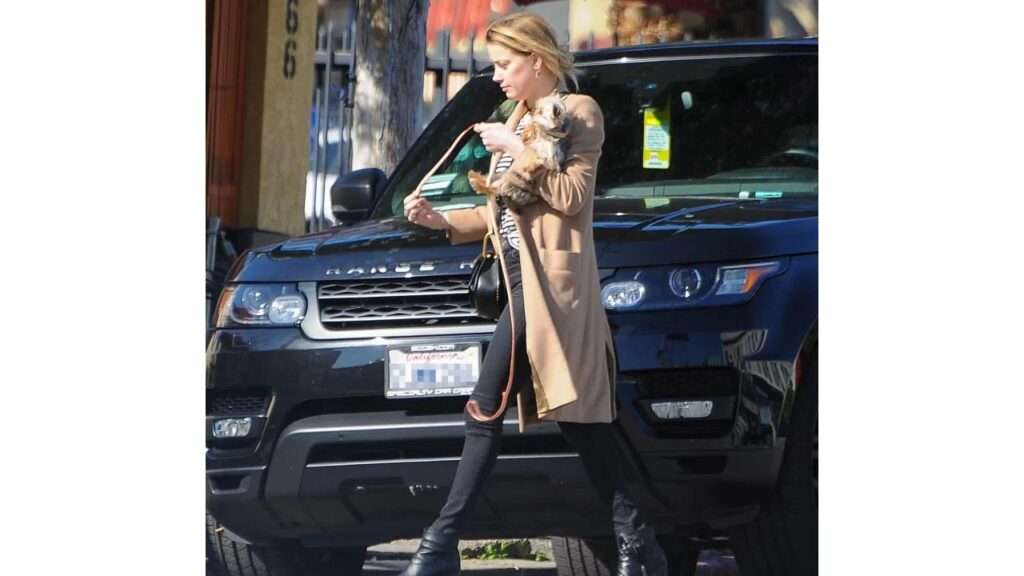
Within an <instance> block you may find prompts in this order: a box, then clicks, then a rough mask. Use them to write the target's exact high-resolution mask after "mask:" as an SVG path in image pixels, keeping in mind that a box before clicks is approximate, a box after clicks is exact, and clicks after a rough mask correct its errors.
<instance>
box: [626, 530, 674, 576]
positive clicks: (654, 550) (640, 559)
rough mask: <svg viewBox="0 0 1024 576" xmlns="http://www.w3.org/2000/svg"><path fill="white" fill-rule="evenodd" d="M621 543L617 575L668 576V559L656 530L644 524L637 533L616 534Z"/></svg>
mask: <svg viewBox="0 0 1024 576" xmlns="http://www.w3.org/2000/svg"><path fill="white" fill-rule="evenodd" d="M615 539H616V541H617V542H618V545H619V566H618V570H617V572H616V574H617V576H668V559H667V558H666V557H665V551H664V550H662V549H661V545H659V544H658V540H657V538H655V536H654V530H652V529H651V528H650V527H648V526H647V525H646V524H642V525H641V526H640V528H638V529H637V531H636V533H635V534H622V533H617V534H615Z"/></svg>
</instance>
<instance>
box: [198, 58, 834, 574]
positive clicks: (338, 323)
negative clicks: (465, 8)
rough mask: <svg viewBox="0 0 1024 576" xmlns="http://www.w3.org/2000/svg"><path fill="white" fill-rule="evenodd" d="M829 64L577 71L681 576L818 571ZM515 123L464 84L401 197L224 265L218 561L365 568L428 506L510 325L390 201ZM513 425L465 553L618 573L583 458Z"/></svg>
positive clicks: (356, 193) (636, 417)
mask: <svg viewBox="0 0 1024 576" xmlns="http://www.w3.org/2000/svg"><path fill="white" fill-rule="evenodd" d="M817 62H818V59H817V40H814V39H806V40H774V41H771V40H763V41H742V42H714V43H690V44H677V45H651V46H638V47H630V48H617V49H608V50H597V51H592V52H585V53H579V54H577V69H578V75H579V80H580V87H579V90H580V91H581V92H584V93H586V94H589V95H591V96H592V97H594V98H595V99H596V100H597V102H598V103H599V104H600V106H601V110H602V111H603V114H604V125H605V142H604V151H603V155H602V156H601V159H600V163H599V166H598V174H597V198H596V200H595V203H594V238H595V242H596V250H597V261H598V266H599V268H600V272H601V274H600V275H601V285H602V300H603V302H604V304H605V308H606V311H607V314H608V319H609V323H610V325H611V328H612V331H613V333H614V340H615V347H616V351H617V354H618V367H619V374H618V402H619V417H618V419H617V423H618V427H619V429H620V430H621V432H622V435H621V438H622V441H623V442H624V443H625V444H626V445H627V446H628V447H629V449H630V451H631V453H632V454H633V455H634V459H633V463H634V467H633V469H632V472H631V476H632V478H633V482H634V490H635V492H636V494H637V496H638V499H639V504H640V506H641V507H642V509H643V512H644V514H645V516H646V517H647V518H648V519H649V521H650V523H651V524H653V525H654V526H655V528H656V530H657V532H658V533H659V537H660V538H661V540H662V542H663V543H664V544H665V546H666V548H667V549H669V550H670V552H671V553H672V554H671V555H672V558H673V560H672V562H673V568H672V569H673V574H685V573H687V572H689V571H692V570H693V565H694V564H695V562H694V553H693V550H694V547H693V546H694V544H693V543H694V542H695V541H696V542H700V541H701V540H702V539H707V538H714V537H721V536H725V535H727V536H728V537H729V539H730V541H731V545H732V547H733V549H734V551H735V553H736V556H737V560H738V562H739V566H740V569H741V570H742V572H743V574H744V575H745V576H752V575H757V574H772V575H776V576H778V575H783V574H801V575H802V574H814V573H816V572H817V317H818V310H817V302H818V297H817V275H818V255H817V252H818V244H817V231H818V178H817V77H818V75H817ZM508 110H509V106H508V103H507V102H504V101H503V97H502V94H501V92H500V90H499V89H498V87H497V86H496V85H495V84H494V83H493V82H492V81H491V78H490V71H489V70H485V71H483V72H482V73H480V74H478V75H476V76H475V77H474V78H472V79H471V81H470V82H469V83H468V84H467V85H466V86H465V87H464V88H463V89H462V90H461V91H460V92H459V93H458V94H457V95H456V96H455V98H454V99H453V100H452V101H451V102H450V103H449V104H448V105H447V107H446V108H445V109H444V110H443V111H442V112H441V113H440V114H439V115H438V116H437V117H436V118H435V119H434V120H433V121H432V122H431V123H430V125H429V126H428V127H427V128H426V129H425V130H424V132H423V134H422V135H421V136H420V138H419V139H418V140H417V142H416V143H415V144H414V146H413V147H412V148H411V150H410V151H409V153H408V154H407V156H406V157H405V159H404V160H403V161H402V162H401V164H400V165H399V166H398V168H397V169H396V170H395V172H394V174H393V175H392V176H391V178H389V179H386V180H385V179H384V178H383V175H382V173H380V171H378V170H361V171H357V172H353V173H350V174H347V175H345V176H344V177H342V179H341V180H340V181H339V183H338V184H337V185H336V186H335V187H334V189H333V190H332V205H333V207H334V211H335V214H336V216H337V217H338V219H339V220H340V221H342V222H345V224H344V225H341V226H338V227H335V228H332V229H330V230H326V231H323V232H319V233H314V234H308V235H305V236H301V237H297V238H293V239H288V240H286V241H282V242H278V243H275V244H272V245H269V246H265V247H262V248H257V249H253V250H249V251H247V252H246V253H244V254H243V255H241V256H240V257H239V259H238V261H237V263H236V264H235V266H234V267H233V269H232V270H231V272H230V274H229V276H228V279H227V285H226V288H225V289H224V292H223V294H222V295H221V298H220V300H219V303H218V306H217V311H216V322H217V324H216V329H215V330H214V333H213V335H212V338H211V340H210V343H209V346H208V349H207V360H208V371H207V408H206V410H207V412H206V414H207V423H206V430H207V453H206V462H207V509H208V516H207V523H208V529H209V540H208V542H209V544H210V546H211V548H212V549H213V550H214V551H215V553H216V554H217V555H218V557H219V558H220V559H221V560H222V561H223V564H224V566H226V567H227V569H228V570H229V572H231V573H233V574H243V573H244V574H249V573H253V572H251V571H252V570H256V572H255V573H259V572H260V571H262V572H264V573H276V574H291V573H294V574H298V573H316V572H317V571H321V570H323V571H327V572H331V571H333V573H340V572H344V571H345V570H349V571H357V570H358V567H359V566H361V564H362V562H363V558H364V557H365V552H366V547H367V546H368V545H372V544H374V543H379V542H386V541H390V540H393V539H397V538H414V537H418V536H420V535H421V530H422V528H424V527H425V526H426V525H427V524H429V522H431V521H432V520H433V519H434V517H435V515H436V514H437V512H438V511H439V510H440V508H441V506H442V504H443V502H444V499H445V497H446V495H447V493H448V489H449V486H450V483H451V480H452V478H453V476H454V472H455V467H456V464H457V461H458V458H459V455H460V453H461V448H462V437H463V416H462V412H463V407H464V405H465V401H466V396H467V394H468V392H469V390H471V389H472V385H473V383H474V378H475V375H476V370H477V369H478V368H479V361H480V357H481V355H482V353H483V352H485V351H486V348H487V343H488V341H489V339H490V336H491V334H492V333H493V330H494V323H493V322H489V321H486V320H484V319H482V318H479V317H477V316H476V315H475V314H474V311H473V309H472V307H471V306H470V305H469V302H468V298H467V294H466V284H467V279H468V276H469V271H470V265H471V262H472V261H473V259H474V257H475V256H476V255H477V254H478V253H479V251H480V246H479V244H478V243H472V244H466V245H459V246H452V245H451V244H450V242H449V241H448V240H447V239H446V238H445V235H444V233H443V232H440V231H433V230H428V229H425V228H421V227H419V226H416V225H414V224H411V223H409V222H407V221H406V220H405V219H404V218H403V217H402V198H403V197H404V196H405V195H406V194H408V193H409V192H410V191H411V190H412V188H413V187H414V186H415V185H416V184H417V183H418V182H419V180H420V179H421V178H422V176H423V175H424V174H425V173H426V171H427V170H428V169H430V167H431V166H432V165H433V164H434V163H435V162H436V161H437V160H438V159H439V158H440V156H441V154H442V153H443V152H444V150H445V149H446V148H447V147H448V145H449V143H450V142H451V141H452V140H453V139H454V137H455V136H456V135H457V134H458V133H459V132H460V131H461V130H462V129H463V128H464V127H465V126H467V125H469V124H470V123H472V122H477V121H481V120H485V119H488V118H490V119H491V120H500V119H503V117H504V115H507V113H508ZM488 162H489V154H487V152H486V150H484V148H483V146H482V144H481V143H480V141H479V139H478V138H473V139H472V140H470V141H468V142H467V143H466V144H465V145H464V146H463V147H462V148H461V150H460V151H459V152H458V154H457V155H454V156H453V157H452V159H451V160H450V161H449V163H448V165H447V166H445V167H442V169H440V170H439V171H438V172H437V174H436V175H435V176H433V177H432V178H431V180H430V181H429V182H427V183H426V185H425V186H424V195H425V196H427V197H428V198H429V199H430V200H431V201H432V203H433V204H434V206H435V207H437V208H438V209H440V210H445V209H455V208H459V207H466V206H472V205H475V204H480V203H482V202H483V201H484V199H483V197H481V196H478V195H475V194H474V193H473V192H472V191H471V190H470V188H469V186H468V183H467V181H466V173H467V172H468V171H469V170H471V169H475V170H478V171H486V170H487V168H488ZM424 352H427V353H428V354H425V353H424ZM429 352H439V354H429ZM441 359H443V360H441ZM505 427H506V428H505V438H504V440H503V445H502V449H501V456H500V457H499V459H498V462H497V465H496V467H495V469H494V472H493V475H492V476H491V477H490V479H489V480H488V482H487V485H486V487H485V489H484V492H483V496H482V499H481V501H480V502H479V504H478V506H477V508H476V510H475V514H474V516H473V519H472V521H471V523H470V525H469V527H468V529H467V530H466V531H465V533H464V534H463V536H464V537H465V538H490V537H537V536H550V537H551V539H552V543H553V545H554V552H555V559H556V563H557V565H558V570H559V572H560V574H563V575H569V574H588V575H589V574H591V573H592V572H593V571H594V570H597V572H598V573H599V574H607V573H609V571H611V572H612V573H613V572H614V570H613V568H614V564H613V560H614V557H615V551H614V548H613V546H612V542H611V540H610V539H609V535H610V534H611V525H610V514H609V513H608V511H605V510H602V509H601V506H600V505H599V504H598V498H597V496H596V494H595V492H594V491H593V489H592V488H591V487H590V485H589V483H588V481H587V478H586V475H585V473H584V471H583V468H582V466H581V465H580V462H579V460H578V456H577V455H576V454H575V453H574V452H573V450H572V449H571V448H570V447H569V446H568V444H567V443H566V441H565V440H564V439H563V438H562V437H561V436H560V434H559V433H558V430H557V428H556V427H555V425H554V424H553V423H551V424H547V423H545V424H542V425H538V426H536V427H530V428H528V429H527V431H526V432H525V433H522V434H521V433H519V431H518V423H517V421H516V411H515V410H514V409H512V410H510V411H509V413H508V416H507V417H506V420H505Z"/></svg>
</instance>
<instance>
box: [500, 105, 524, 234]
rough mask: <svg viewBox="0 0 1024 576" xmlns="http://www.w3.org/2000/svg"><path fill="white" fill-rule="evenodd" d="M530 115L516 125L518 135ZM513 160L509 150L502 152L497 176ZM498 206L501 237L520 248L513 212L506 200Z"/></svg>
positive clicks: (506, 168)
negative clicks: (506, 204)
mask: <svg viewBox="0 0 1024 576" xmlns="http://www.w3.org/2000/svg"><path fill="white" fill-rule="evenodd" d="M529 116H530V115H529V114H524V115H523V118H522V119H521V120H520V121H519V125H518V126H516V136H522V135H523V129H525V128H526V123H527V121H528V118H529ZM512 160H513V158H512V156H509V154H508V152H505V153H504V154H502V155H501V158H499V159H498V164H497V165H496V166H495V167H494V175H495V176H497V175H498V174H501V173H502V172H504V171H506V170H508V169H509V166H512ZM498 206H500V209H499V214H500V217H501V220H500V227H501V230H500V232H501V237H502V238H503V239H504V240H505V241H504V244H506V245H507V246H510V247H511V248H512V249H513V250H519V229H517V228H516V223H515V221H513V220H512V214H511V213H510V211H509V209H508V208H507V207H506V206H505V203H504V202H501V201H499V202H498Z"/></svg>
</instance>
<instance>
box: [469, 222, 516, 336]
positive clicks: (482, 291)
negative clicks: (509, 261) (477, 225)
mask: <svg viewBox="0 0 1024 576" xmlns="http://www.w3.org/2000/svg"><path fill="white" fill-rule="evenodd" d="M488 242H490V243H491V244H492V246H493V234H491V233H490V232H488V233H487V235H485V236H484V242H483V249H482V250H481V252H480V255H479V256H477V257H476V260H474V261H473V272H472V273H471V274H470V275H469V303H470V304H472V305H473V308H474V309H476V313H477V315H478V316H480V317H481V318H486V319H488V320H497V319H498V317H499V316H501V312H502V311H503V310H504V309H505V304H506V302H507V301H508V294H507V293H506V291H505V275H504V273H503V272H502V270H501V260H500V259H499V258H498V254H497V253H495V252H493V251H490V250H488V249H487V244H488Z"/></svg>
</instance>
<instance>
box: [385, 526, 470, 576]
mask: <svg viewBox="0 0 1024 576" xmlns="http://www.w3.org/2000/svg"><path fill="white" fill-rule="evenodd" d="M461 567H462V564H461V562H460V560H459V537H458V536H457V535H445V534H438V533H436V532H432V531H431V530H430V529H429V528H428V529H427V530H424V531H423V539H422V540H420V546H419V548H417V549H416V553H415V554H413V556H412V560H411V561H409V566H407V567H406V569H405V570H403V571H402V573H401V574H399V576H458V574H459V571H460V569H461Z"/></svg>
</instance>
